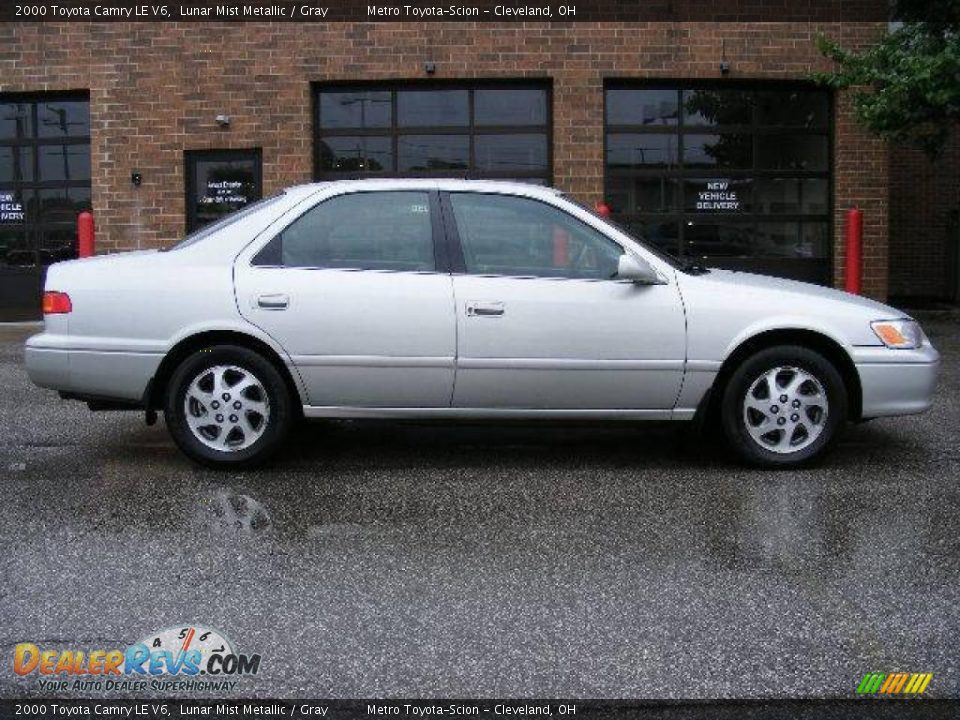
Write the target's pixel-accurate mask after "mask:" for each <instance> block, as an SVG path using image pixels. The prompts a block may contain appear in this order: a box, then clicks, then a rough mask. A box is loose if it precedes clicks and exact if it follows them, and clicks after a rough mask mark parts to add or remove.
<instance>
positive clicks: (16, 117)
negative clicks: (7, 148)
mask: <svg viewBox="0 0 960 720" xmlns="http://www.w3.org/2000/svg"><path fill="white" fill-rule="evenodd" d="M32 135H33V106H32V105H31V104H30V103H0V140H8V139H10V140H17V139H22V138H28V137H31V136H32Z"/></svg>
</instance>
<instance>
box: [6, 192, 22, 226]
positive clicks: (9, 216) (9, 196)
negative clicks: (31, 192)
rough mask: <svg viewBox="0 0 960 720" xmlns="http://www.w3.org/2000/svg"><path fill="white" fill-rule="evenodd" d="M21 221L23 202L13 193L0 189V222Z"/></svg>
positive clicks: (12, 222)
mask: <svg viewBox="0 0 960 720" xmlns="http://www.w3.org/2000/svg"><path fill="white" fill-rule="evenodd" d="M22 222H23V203H21V202H20V201H19V200H17V199H16V198H15V197H14V196H13V193H10V192H3V191H0V223H3V224H9V225H14V224H18V223H22Z"/></svg>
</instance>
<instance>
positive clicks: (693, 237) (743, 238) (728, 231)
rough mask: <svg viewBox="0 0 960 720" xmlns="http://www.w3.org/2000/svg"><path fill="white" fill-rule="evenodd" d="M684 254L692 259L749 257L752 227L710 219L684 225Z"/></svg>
mask: <svg viewBox="0 0 960 720" xmlns="http://www.w3.org/2000/svg"><path fill="white" fill-rule="evenodd" d="M683 240H684V252H685V254H687V255H692V256H694V257H749V256H751V255H753V254H754V253H753V226H752V225H751V224H750V223H745V222H740V223H731V222H722V221H720V220H715V219H712V218H705V219H703V220H688V221H687V222H686V223H685V227H684V233H683Z"/></svg>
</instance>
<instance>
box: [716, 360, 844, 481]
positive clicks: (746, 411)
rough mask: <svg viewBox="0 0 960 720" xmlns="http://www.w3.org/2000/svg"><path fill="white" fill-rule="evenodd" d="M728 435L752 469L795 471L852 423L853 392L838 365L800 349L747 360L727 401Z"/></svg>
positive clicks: (724, 414)
mask: <svg viewBox="0 0 960 720" xmlns="http://www.w3.org/2000/svg"><path fill="white" fill-rule="evenodd" d="M720 412H721V421H722V425H723V431H724V434H725V435H726V438H727V441H728V442H729V443H730V446H731V447H732V449H733V450H734V451H735V452H736V453H737V455H739V456H740V458H741V459H743V460H744V461H746V462H747V463H749V464H751V465H756V466H760V467H768V468H792V467H798V466H800V465H803V464H805V463H808V462H810V461H812V460H815V459H816V458H819V457H822V455H823V454H824V453H825V452H826V451H827V450H828V449H829V448H830V447H831V445H833V443H834V442H835V441H836V439H837V436H838V434H839V431H840V429H841V428H842V427H843V425H844V423H845V422H846V419H847V391H846V388H845V386H844V383H843V378H842V377H841V375H840V373H839V372H838V371H837V369H836V367H834V365H833V364H832V363H831V362H830V361H829V360H827V359H826V358H825V357H824V356H823V355H821V354H820V353H818V352H816V351H814V350H810V349H809V348H805V347H801V346H799V345H782V346H778V347H772V348H768V349H766V350H761V351H759V352H757V353H755V354H754V355H751V356H750V357H748V358H747V359H746V360H744V361H743V362H742V363H741V364H740V366H739V367H738V368H737V369H736V370H734V372H733V375H731V377H730V380H729V381H728V382H727V385H726V387H725V388H724V391H723V396H722V400H721V410H720Z"/></svg>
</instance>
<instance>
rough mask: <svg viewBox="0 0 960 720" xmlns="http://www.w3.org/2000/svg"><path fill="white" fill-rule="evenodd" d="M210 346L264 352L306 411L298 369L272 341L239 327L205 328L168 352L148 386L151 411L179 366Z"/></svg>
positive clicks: (146, 400) (147, 402) (299, 407)
mask: <svg viewBox="0 0 960 720" xmlns="http://www.w3.org/2000/svg"><path fill="white" fill-rule="evenodd" d="M210 345H238V346H240V347H244V348H247V349H249V350H253V351H254V352H256V353H258V354H260V355H262V356H263V357H264V359H266V360H267V361H268V362H270V364H272V365H273V366H274V367H275V368H276V369H277V372H279V373H280V377H282V378H283V381H284V383H285V384H286V386H287V390H288V391H289V392H290V397H291V399H292V400H293V405H294V408H296V409H297V410H302V407H303V392H302V389H301V386H300V383H299V382H298V378H297V377H295V374H294V371H292V370H291V369H290V367H289V366H288V365H287V364H286V363H285V362H284V361H283V358H282V357H281V356H280V353H279V352H278V351H277V350H276V349H275V348H273V347H272V346H271V345H270V344H269V343H267V342H265V341H263V340H261V339H259V338H257V337H254V336H253V335H250V334H248V333H244V332H240V331H237V330H204V331H201V332H197V333H195V334H193V335H189V336H187V337H185V338H182V339H180V340H179V341H178V342H177V343H176V344H175V345H174V346H173V347H172V348H170V350H169V351H168V352H167V354H166V355H164V357H163V360H162V361H161V362H160V366H159V367H158V368H157V371H156V373H154V376H153V377H152V378H151V379H150V382H149V384H148V385H147V390H146V393H145V397H144V405H145V406H146V408H147V409H148V410H151V409H152V410H155V409H159V408H162V407H163V402H164V401H163V397H164V393H165V392H166V389H167V384H168V383H169V382H170V378H171V377H172V376H173V373H174V371H175V370H176V369H177V366H179V365H180V363H181V362H183V361H184V360H185V359H186V358H188V357H189V356H190V355H192V354H193V353H195V352H197V351H198V350H200V349H202V348H204V347H209V346H210Z"/></svg>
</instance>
